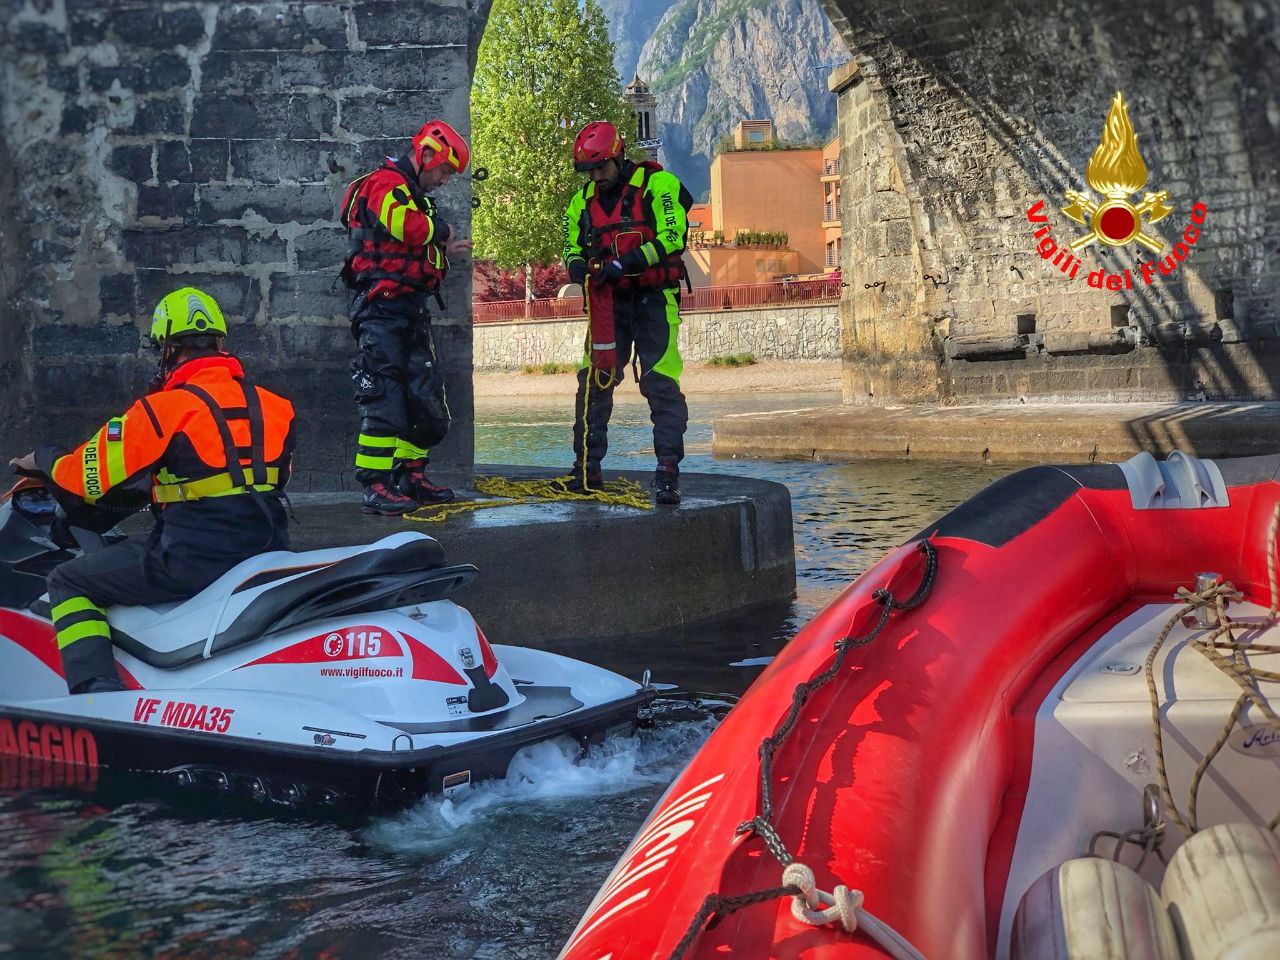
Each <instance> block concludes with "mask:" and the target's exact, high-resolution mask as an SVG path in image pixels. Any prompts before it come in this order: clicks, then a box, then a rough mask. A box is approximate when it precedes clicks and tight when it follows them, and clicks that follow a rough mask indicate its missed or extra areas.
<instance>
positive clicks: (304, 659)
mask: <svg viewBox="0 0 1280 960" xmlns="http://www.w3.org/2000/svg"><path fill="white" fill-rule="evenodd" d="M402 656H404V651H403V650H401V649H400V644H398V643H397V642H396V639H395V637H393V636H392V635H391V632H390V631H389V630H383V629H382V628H381V627H371V626H368V625H366V624H361V625H360V626H351V627H344V628H343V629H342V630H333V631H330V632H328V633H318V634H316V635H315V636H314V637H308V638H307V639H306V640H299V641H298V642H297V643H291V644H290V645H289V646H287V647H282V648H281V649H279V650H276V651H274V652H272V653H268V654H267V655H266V656H262V657H259V658H258V659H257V660H251V661H250V662H249V663H246V664H242V665H241V666H239V667H236V669H237V670H243V669H244V668H245V667H256V666H258V665H259V664H264V663H331V662H333V661H342V660H368V659H372V658H374V657H402Z"/></svg>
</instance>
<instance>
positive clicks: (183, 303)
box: [151, 287, 227, 344]
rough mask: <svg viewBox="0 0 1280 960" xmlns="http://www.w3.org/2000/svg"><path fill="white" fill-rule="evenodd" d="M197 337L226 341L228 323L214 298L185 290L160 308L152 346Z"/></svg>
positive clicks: (153, 317)
mask: <svg viewBox="0 0 1280 960" xmlns="http://www.w3.org/2000/svg"><path fill="white" fill-rule="evenodd" d="M193 334H207V335H211V336H215V337H225V336H226V335H227V321H226V320H224V319H223V317H222V310H221V309H220V308H219V307H218V301H216V300H214V299H213V297H211V296H209V295H208V294H207V293H205V292H203V291H201V290H197V289H196V288H195V287H183V288H182V289H181V290H175V291H173V293H171V294H169V295H168V296H167V297H165V298H164V299H163V300H161V301H160V303H159V304H158V305H157V306H156V312H155V313H153V314H152V315H151V342H152V343H154V344H160V343H162V342H163V341H164V340H165V339H166V338H168V339H172V338H173V337H189V336H192V335H193Z"/></svg>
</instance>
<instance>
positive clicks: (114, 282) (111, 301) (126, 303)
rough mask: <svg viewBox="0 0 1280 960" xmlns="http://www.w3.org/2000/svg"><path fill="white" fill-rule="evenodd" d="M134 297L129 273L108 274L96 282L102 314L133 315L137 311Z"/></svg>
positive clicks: (131, 275)
mask: <svg viewBox="0 0 1280 960" xmlns="http://www.w3.org/2000/svg"><path fill="white" fill-rule="evenodd" d="M134 295H135V290H134V283H133V274H131V273H113V274H108V275H107V276H105V277H103V278H102V279H100V280H99V281H98V300H99V301H100V302H101V303H102V312H103V313H104V314H112V313H114V314H133V313H134V311H135V310H136V309H137V305H136V303H135V301H134Z"/></svg>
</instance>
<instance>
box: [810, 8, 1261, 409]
mask: <svg viewBox="0 0 1280 960" xmlns="http://www.w3.org/2000/svg"><path fill="white" fill-rule="evenodd" d="M824 2H825V6H826V9H827V12H828V14H829V15H830V16H831V18H832V20H833V21H834V22H835V24H836V27H837V29H838V30H839V32H840V33H841V35H842V36H843V38H844V40H845V43H846V44H847V45H848V48H849V50H850V52H851V54H852V60H851V61H850V63H849V64H848V65H847V66H846V67H844V68H842V69H840V70H837V71H836V73H835V74H833V75H832V77H831V80H830V85H831V88H832V89H833V90H834V91H836V92H837V95H838V98H839V111H838V113H839V129H840V135H841V161H842V173H843V183H842V191H841V195H842V203H843V209H842V217H843V223H844V230H845V236H844V243H843V256H844V263H843V264H842V266H843V274H844V277H845V278H846V280H847V281H848V283H849V286H848V287H847V288H846V289H845V292H844V298H843V302H842V304H841V326H842V359H843V372H844V374H843V391H844V399H845V401H846V402H847V403H855V404H868V403H884V402H903V401H930V402H943V403H962V402H967V401H976V400H987V399H1015V398H1018V397H1025V398H1028V399H1031V398H1038V399H1076V400H1083V399H1092V400H1131V399H1147V400H1179V399H1189V398H1198V399H1199V398H1206V397H1207V398H1210V399H1213V398H1226V399H1244V398H1270V399H1274V398H1276V396H1277V384H1278V383H1280V327H1278V323H1280V185H1278V181H1280V173H1278V168H1280V81H1278V80H1277V78H1280V49H1278V47H1277V42H1276V37H1277V36H1280V3H1277V0H1261V2H1239V0H1221V2H1214V3H1209V2H1203V0H1201V2H1191V3H1183V2H1177V0H1154V2H1144V3H1141V4H1115V3H1109V2H1104V0H1080V2H1075V3H1069V4H1068V3H1059V2H1050V3H1043V2H1039V0H997V2H994V3H991V2H977V0H944V2H942V3H935V2H930V0H903V2H898V3H884V2H878V0H873V2H870V3H867V2H857V0H824ZM1116 91H1121V92H1123V94H1124V98H1125V100H1126V101H1127V103H1128V109H1129V115H1130V118H1131V120H1132V123H1133V127H1134V130H1135V131H1136V133H1137V135H1138V145H1139V150H1140V151H1141V154H1142V157H1143V159H1144V160H1145V162H1146V165H1147V168H1148V171H1149V179H1148V181H1147V183H1146V185H1145V187H1144V188H1143V189H1144V190H1146V191H1159V190H1166V191H1168V192H1169V195H1170V203H1171V204H1172V205H1173V207H1174V210H1173V213H1172V214H1171V215H1170V216H1169V217H1167V218H1166V219H1165V220H1163V221H1162V222H1161V223H1159V224H1158V225H1156V226H1155V227H1153V228H1151V229H1150V231H1149V232H1151V233H1154V234H1155V235H1156V236H1157V238H1158V239H1159V240H1162V241H1164V249H1163V252H1162V254H1159V255H1157V254H1154V253H1151V252H1148V251H1147V250H1145V249H1143V248H1141V247H1138V246H1137V245H1136V244H1129V245H1128V246H1126V247H1122V248H1113V247H1106V246H1101V245H1099V244H1097V243H1094V244H1092V245H1090V246H1089V247H1087V248H1085V250H1084V251H1083V252H1081V253H1080V254H1079V259H1080V267H1079V271H1078V273H1077V275H1076V276H1075V278H1071V277H1068V276H1064V275H1063V273H1062V272H1060V270H1059V269H1057V268H1055V267H1054V266H1053V264H1052V262H1047V261H1046V260H1044V259H1042V258H1041V256H1040V254H1039V253H1038V252H1037V242H1038V241H1037V238H1036V237H1035V236H1034V234H1033V231H1034V230H1035V229H1036V225H1033V224H1031V223H1029V222H1028V217H1027V211H1028V209H1029V208H1031V207H1032V206H1033V205H1034V204H1035V203H1036V202H1037V201H1041V200H1043V201H1044V204H1045V206H1044V212H1045V213H1046V214H1047V217H1048V226H1049V227H1050V230H1051V236H1052V237H1053V238H1054V239H1055V240H1056V243H1057V245H1058V246H1059V247H1062V246H1065V245H1066V244H1068V243H1069V242H1070V240H1071V239H1073V238H1075V237H1078V236H1080V235H1081V234H1082V233H1084V232H1085V229H1084V228H1082V227H1080V226H1078V225H1077V224H1076V223H1073V222H1072V221H1071V220H1069V219H1068V218H1067V217H1065V216H1063V215H1062V213H1061V212H1060V208H1061V207H1063V206H1065V205H1066V204H1067V201H1066V199H1065V197H1064V192H1065V191H1066V190H1068V189H1075V190H1080V191H1087V190H1088V187H1087V184H1086V183H1085V167H1086V164H1087V163H1088V161H1089V158H1090V155H1091V154H1092V152H1093V150H1094V148H1095V147H1096V146H1097V145H1098V142H1099V138H1100V136H1101V134H1102V130H1103V123H1104V120H1105V119H1106V116H1107V111H1108V106H1109V104H1110V101H1111V99H1112V97H1113V95H1114V94H1115V93H1116ZM1092 196H1093V197H1094V199H1095V200H1098V199H1101V198H1100V197H1099V196H1098V195H1097V194H1092ZM1141 196H1142V194H1141V193H1138V194H1137V195H1136V196H1134V197H1133V200H1134V202H1137V201H1138V200H1139V199H1140V197H1141ZM1196 203H1202V204H1204V205H1205V208H1206V210H1207V217H1206V220H1205V223H1204V224H1203V225H1202V226H1200V228H1199V233H1198V237H1197V241H1196V242H1195V243H1194V245H1191V246H1189V247H1187V248H1184V249H1185V251H1186V252H1187V256H1186V257H1185V258H1184V259H1183V260H1181V261H1180V262H1176V263H1175V266H1176V269H1175V270H1174V271H1173V272H1171V274H1170V275H1168V276H1164V275H1163V274H1161V273H1160V272H1159V271H1158V270H1157V271H1156V273H1157V275H1156V276H1155V277H1154V278H1153V282H1152V283H1150V284H1147V283H1144V282H1142V274H1141V265H1142V264H1143V263H1150V262H1152V261H1156V260H1163V258H1164V257H1168V256H1169V255H1170V254H1171V250H1173V249H1176V248H1174V247H1173V244H1175V243H1176V242H1178V241H1180V240H1183V234H1184V230H1185V229H1186V228H1187V227H1188V226H1189V225H1190V224H1191V216H1192V210H1193V206H1194V205H1195V204H1196ZM1149 269H1150V268H1149ZM1099 270H1101V271H1104V272H1105V274H1106V275H1111V276H1116V277H1119V278H1121V279H1120V280H1117V281H1115V282H1117V283H1122V282H1123V278H1124V276H1125V274H1124V271H1126V270H1128V271H1129V274H1128V277H1129V281H1130V283H1131V284H1132V286H1131V287H1130V288H1124V287H1122V288H1121V289H1119V290H1112V289H1107V288H1106V287H1105V286H1103V287H1102V288H1101V289H1095V288H1094V287H1091V286H1090V285H1089V283H1088V276H1089V274H1090V273H1094V272H1095V271H1099ZM1100 276H1101V275H1099V277H1100Z"/></svg>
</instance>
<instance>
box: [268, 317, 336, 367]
mask: <svg viewBox="0 0 1280 960" xmlns="http://www.w3.org/2000/svg"><path fill="white" fill-rule="evenodd" d="M277 330H278V331H279V334H280V348H281V351H282V353H283V354H284V355H285V356H287V357H289V359H290V360H291V361H292V362H294V363H298V362H305V361H307V360H319V361H335V360H337V361H339V362H341V363H342V364H344V365H345V363H346V362H347V361H348V360H349V359H350V357H351V356H353V355H354V354H355V341H354V340H353V339H352V337H351V326H350V324H348V323H347V322H346V320H345V318H344V320H343V321H342V322H341V323H332V324H318V323H282V324H279V325H278V326H277ZM344 372H345V371H344Z"/></svg>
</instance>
